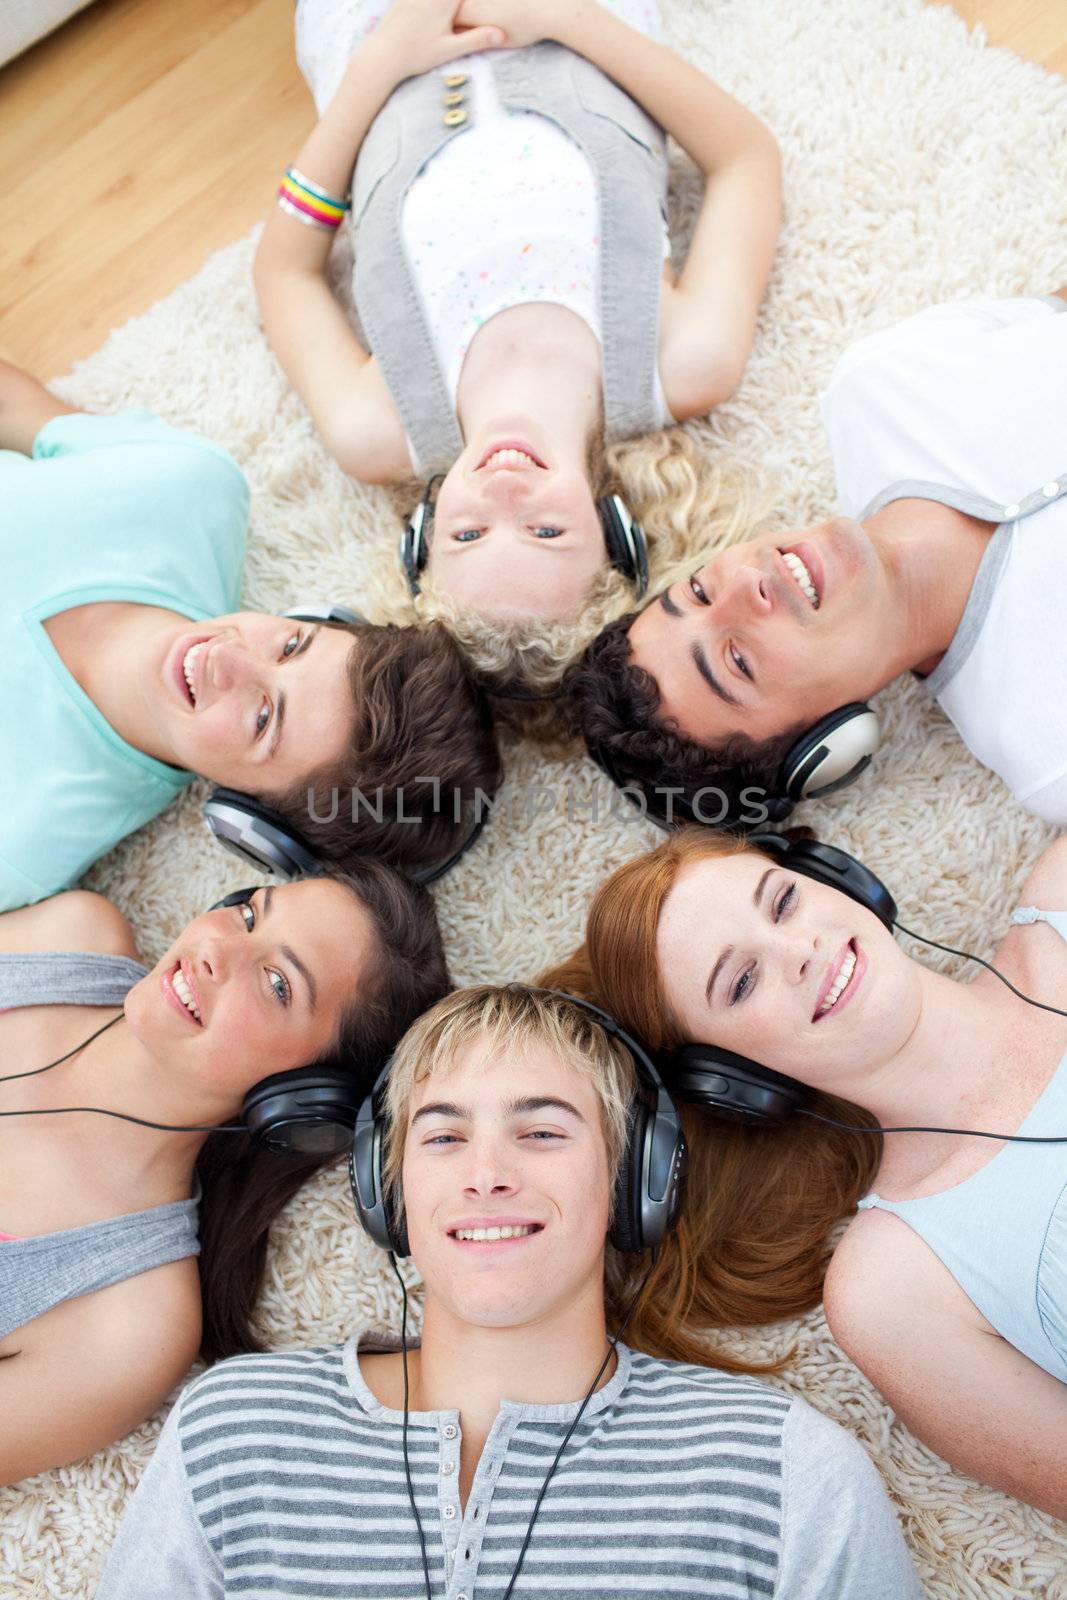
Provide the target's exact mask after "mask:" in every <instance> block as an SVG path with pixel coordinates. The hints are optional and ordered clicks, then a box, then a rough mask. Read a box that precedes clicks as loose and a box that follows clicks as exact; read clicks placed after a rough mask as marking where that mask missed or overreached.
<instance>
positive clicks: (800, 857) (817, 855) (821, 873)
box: [783, 839, 897, 929]
mask: <svg viewBox="0 0 1067 1600" xmlns="http://www.w3.org/2000/svg"><path fill="white" fill-rule="evenodd" d="M783 865H784V866H786V867H787V868H790V869H792V870H794V871H796V872H801V873H803V874H804V876H805V877H806V878H813V879H814V880H815V882H816V883H823V884H825V885H826V886H827V887H828V888H830V889H839V890H840V891H841V893H842V894H847V895H848V897H849V899H850V900H855V901H856V902H857V904H858V905H861V906H864V907H866V909H867V910H868V911H873V912H874V915H875V916H876V917H877V918H878V919H879V921H881V922H883V923H884V924H885V926H886V927H887V928H890V929H891V928H892V927H893V925H894V923H895V922H896V920H897V903H896V901H895V900H894V898H893V896H892V895H891V894H890V892H889V890H888V889H887V888H886V886H885V884H884V883H883V882H882V880H881V878H879V877H878V875H877V874H876V873H874V872H872V871H871V869H870V867H865V866H864V865H863V862H862V861H857V860H856V857H855V856H850V855H849V853H848V851H847V850H839V849H838V848H837V846H836V845H832V844H823V843H822V841H821V840H820V839H798V840H796V841H795V842H794V843H791V844H790V846H789V849H788V852H787V854H786V857H785V861H784V863H783Z"/></svg>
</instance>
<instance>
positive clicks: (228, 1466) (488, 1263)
mask: <svg viewBox="0 0 1067 1600" xmlns="http://www.w3.org/2000/svg"><path fill="white" fill-rule="evenodd" d="M609 1020H610V1019H609ZM383 1102H384V1103H383ZM370 1110H371V1106H370V1104H369V1103H368V1105H367V1106H366V1107H365V1108H364V1110H363V1112H361V1114H360V1122H359V1124H358V1125H357V1132H356V1142H355V1146H354V1157H353V1166H354V1189H355V1192H356V1196H357V1210H358V1211H360V1213H361V1216H362V1219H363V1221H364V1224H365V1226H367V1227H368V1230H369V1231H370V1233H371V1234H372V1237H374V1238H375V1239H376V1241H377V1242H378V1243H380V1244H383V1245H385V1246H386V1247H387V1248H390V1249H391V1250H392V1251H393V1252H394V1256H407V1255H410V1256H411V1257H412V1258H413V1260H414V1262H415V1264H416V1266H417V1268H418V1270H419V1273H420V1274H421V1276H422V1279H423V1282H424V1284H425V1286H426V1294H425V1302H424V1311H423V1318H422V1334H421V1340H420V1339H416V1338H412V1339H408V1338H407V1336H406V1335H407V1302H406V1290H405V1312H404V1322H403V1334H402V1338H403V1344H402V1347H401V1349H400V1350H399V1351H398V1350H397V1340H396V1339H395V1338H390V1337H388V1336H383V1335H381V1334H380V1333H377V1332H375V1331H373V1330H371V1329H369V1328H356V1329H355V1330H354V1331H353V1333H352V1335H351V1337H350V1338H349V1340H348V1342H347V1343H346V1344H345V1345H343V1346H340V1347H334V1348H332V1349H318V1350H310V1351H305V1352H298V1353H295V1354H292V1355H282V1356H270V1357H256V1356H252V1357H245V1358H242V1359H239V1360H237V1361H232V1362H227V1363H226V1364H225V1365H223V1366H221V1367H217V1368H216V1369H215V1370H214V1371H213V1372H212V1373H210V1374H208V1375H207V1376H206V1377H204V1378H200V1379H198V1380H197V1381H196V1382H195V1383H193V1384H192V1385H190V1387H189V1388H187V1389H186V1390H185V1391H184V1393H183V1394H182V1396H181V1399H180V1400H179V1402H178V1405H177V1406H176V1408H175V1409H174V1411H173V1412H172V1413H171V1415H170V1417H169V1419H168V1421H167V1424H166V1427H165V1428H164V1431H163V1434H162V1436H161V1438H160V1442H159V1446H158V1448H157V1450H156V1454H155V1457H154V1458H153V1460H152V1462H151V1464H150V1465H149V1468H148V1471H147V1473H146V1474H145V1477H144V1479H143V1481H142V1483H141V1485H140V1487H139V1488H138V1490H137V1492H136V1494H135V1495H134V1497H133V1500H132V1501H131V1504H130V1507H129V1510H128V1512H127V1514H126V1519H125V1521H124V1523H123V1524H122V1527H121V1528H120V1531H119V1536H118V1541H117V1543H116V1545H115V1549H114V1551H113V1553H112V1556H111V1559H110V1562H109V1564H108V1566H107V1568H106V1569H105V1573H104V1578H103V1583H102V1585H101V1587H100V1590H99V1596H100V1600H134V1597H138V1600H148V1597H149V1596H152V1597H154V1596H156V1595H159V1594H168V1595H169V1594H175V1595H178V1594H180V1595H181V1596H182V1600H208V1597H209V1596H210V1597H211V1600H218V1597H220V1596H224V1595H230V1594H234V1595H236V1594H238V1593H240V1594H246V1593H249V1592H254V1593H255V1594H257V1595H266V1594H271V1595H275V1596H277V1597H279V1600H282V1597H285V1596H293V1597H295V1596H298V1595H307V1594H312V1593H314V1594H327V1593H332V1592H337V1586H338V1584H340V1583H342V1582H343V1587H344V1593H345V1595H346V1596H350V1597H352V1600H356V1597H357V1596H365V1597H366V1600H381V1597H382V1596H383V1595H385V1594H389V1595H395V1596H397V1600H419V1597H421V1596H423V1595H425V1596H426V1600H431V1595H432V1594H435V1593H440V1594H444V1593H445V1592H446V1591H447V1593H448V1594H449V1595H451V1596H453V1597H454V1600H462V1597H464V1596H470V1595H473V1594H475V1593H482V1592H483V1591H485V1590H487V1589H491V1590H492V1591H493V1592H494V1593H497V1594H499V1593H501V1592H506V1593H507V1594H509V1595H510V1594H511V1592H512V1589H514V1590H515V1592H516V1593H521V1594H523V1595H526V1594H543V1595H552V1596H558V1595H559V1594H560V1593H562V1592H566V1593H572V1594H578V1593H580V1594H582V1595H586V1596H591V1597H592V1596H595V1597H607V1596H615V1595H617V1594H618V1593H620V1591H621V1592H625V1593H626V1594H627V1595H633V1596H635V1597H643V1600H652V1597H654V1596H655V1597H659V1596H662V1595H664V1594H672V1595H673V1594H680V1593H683V1592H684V1593H687V1594H701V1595H708V1596H712V1595H715V1596H726V1595H727V1594H729V1595H749V1594H754V1593H757V1592H758V1593H760V1594H766V1595H768V1596H770V1595H774V1596H777V1597H779V1600H806V1597H809V1596H810V1597H811V1600H826V1596H828V1595H848V1597H849V1600H875V1597H877V1600H906V1597H911V1596H918V1595H919V1593H920V1590H919V1587H918V1584H917V1583H916V1581H915V1577H914V1574H913V1572H912V1570H911V1566H910V1563H909V1561H908V1557H907V1555H906V1552H905V1549H904V1545H903V1541H902V1539H901V1536H900V1530H899V1528H898V1526H897V1524H896V1521H895V1519H894V1517H893V1514H892V1512H891V1510H890V1507H889V1503H888V1501H887V1499H886V1496H885V1491H884V1490H883V1488H882V1485H881V1482H880V1481H879V1478H878V1475H877V1473H876V1472H875V1470H874V1468H873V1466H872V1465H871V1463H870V1462H869V1460H868V1459H867V1457H866V1456H865V1455H864V1453H863V1451H862V1449H861V1448H860V1446H859V1445H858V1444H857V1443H856V1442H855V1441H854V1440H853V1439H851V1438H850V1437H849V1436H848V1435H847V1434H846V1433H844V1432H843V1431H842V1430H841V1429H840V1428H838V1427H836V1426H835V1425H834V1424H833V1423H830V1422H828V1421H826V1420H825V1419H824V1418H822V1417H820V1416H819V1415H818V1414H817V1413H816V1412H815V1411H813V1410H811V1409H810V1408H809V1407H808V1406H807V1405H806V1404H805V1403H804V1401H802V1400H799V1399H797V1398H795V1397H793V1396H790V1395H789V1394H787V1393H785V1392H783V1391H782V1390H780V1389H775V1388H772V1387H771V1386H770V1385H769V1384H767V1383H766V1382H763V1381H759V1380H757V1379H755V1378H752V1377H749V1376H745V1377H741V1376H736V1375H733V1374H730V1373H728V1372H723V1371H716V1370H715V1361H716V1358H715V1357H714V1356H713V1355H712V1354H710V1353H709V1352H708V1350H707V1348H706V1347H705V1346H704V1345H702V1344H701V1343H700V1342H698V1341H697V1340H696V1339H695V1338H694V1337H693V1336H692V1335H691V1333H690V1332H689V1331H687V1329H686V1327H685V1325H684V1322H683V1320H682V1318H681V1317H680V1316H679V1315H678V1306H679V1303H680V1300H681V1298H682V1297H681V1296H678V1295H675V1296H674V1297H673V1298H669V1297H668V1295H667V1293H666V1292H665V1289H664V1286H667V1285H670V1286H673V1287H674V1288H675V1289H676V1288H677V1286H678V1283H679V1281H680V1279H681V1278H683V1277H684V1276H686V1275H688V1274H691V1272H692V1268H693V1258H692V1254H691V1243H690V1232H689V1228H690V1225H691V1223H692V1221H693V1218H694V1211H695V1209H696V1208H697V1207H698V1206H699V1205H700V1203H701V1196H700V1193H699V1189H698V1191H697V1193H695V1194H694V1193H693V1192H692V1190H691V1191H690V1195H689V1198H688V1200H687V1201H686V1203H685V1205H684V1207H683V1210H682V1215H681V1219H680V1221H679V1223H678V1227H677V1231H673V1230H674V1227H675V1213H676V1210H677V1206H678V1200H679V1191H680V1184H681V1178H682V1171H681V1170H680V1169H683V1168H684V1144H683V1143H682V1141H681V1131H680V1125H679V1122H678V1117H677V1113H676V1111H675V1108H674V1106H673V1105H672V1104H671V1102H670V1099H669V1097H668V1096H667V1095H666V1093H665V1092H664V1091H663V1090H662V1088H661V1087H660V1086H659V1080H658V1078H656V1076H655V1069H654V1068H653V1067H652V1066H651V1063H649V1062H648V1061H647V1057H645V1056H644V1055H643V1052H642V1051H641V1050H640V1048H639V1047H637V1046H636V1044H635V1046H634V1049H633V1051H632V1052H631V1049H630V1047H629V1045H628V1044H627V1043H626V1042H623V1041H620V1040H619V1039H617V1038H615V1037H614V1036H609V1034H608V1033H607V1032H606V1031H605V1030H604V1029H603V1028H602V1027H601V1026H600V1025H599V1023H598V1022H597V1021H596V1020H594V1019H593V1018H592V1017H591V1016H590V1015H589V1013H588V1012H587V1011H586V1010H585V1008H582V1007H580V1006H579V1005H578V1004H576V1003H575V1002H574V1001H573V1000H571V999H570V998H569V997H567V996H558V995H557V996H551V997H550V996H547V995H544V994H542V993H539V992H537V991H531V990H529V989H527V988H524V987H520V986H517V985H514V986H508V987H505V988H492V987H484V988H477V989H465V990H460V991H457V992H456V993H455V994H453V995H450V996H449V997H448V998H447V999H445V1000H443V1001H441V1002H440V1003H439V1004H438V1005H437V1006H435V1007H434V1009H433V1010H432V1011H430V1012H429V1013H427V1015H426V1016H424V1017H423V1018H422V1019H420V1021H419V1022H417V1023H416V1024H415V1025H414V1026H413V1027H412V1028H411V1030H410V1031H409V1032H408V1034H407V1035H406V1037H405V1038H404V1040H403V1041H402V1043H401V1045H400V1048H399V1050H398V1051H397V1055H396V1057H395V1060H394V1062H393V1065H392V1070H391V1072H390V1075H389V1080H388V1083H387V1084H386V1085H385V1086H384V1089H383V1090H382V1092H381V1095H380V1096H379V1097H376V1098H375V1101H374V1110H375V1113H376V1116H377V1119H378V1120H376V1121H375V1120H374V1119H372V1117H371V1116H370V1114H369V1113H370ZM646 1156H647V1157H650V1160H651V1166H650V1169H649V1171H648V1172H647V1174H646V1159H645V1158H646ZM609 1241H610V1245H611V1249H610V1251H609V1250H607V1249H606V1247H607V1245H608V1243H609ZM650 1251H651V1252H652V1254H651V1257H650V1254H649V1252H650ZM657 1251H658V1264H656V1265H655V1266H653V1265H652V1263H655V1262H657V1254H656V1253H657ZM606 1257H607V1259H608V1264H609V1270H608V1273H607V1276H605V1260H606ZM394 1265H395V1261H394ZM650 1273H651V1278H650V1276H649V1274H650ZM642 1291H644V1292H642ZM609 1329H610V1331H611V1337H610V1339H609ZM624 1334H625V1335H626V1336H627V1337H628V1339H629V1341H630V1343H629V1345H627V1344H623V1343H622V1342H620V1341H621V1338H622V1336H623V1335H624ZM665 1357H666V1358H667V1359H665ZM360 1463H362V1464H363V1465H362V1468H361V1467H360V1466H359V1464H360Z"/></svg>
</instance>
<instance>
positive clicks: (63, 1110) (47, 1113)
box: [0, 1011, 247, 1133]
mask: <svg viewBox="0 0 1067 1600" xmlns="http://www.w3.org/2000/svg"><path fill="white" fill-rule="evenodd" d="M125 1015H126V1013H125V1012H124V1011H120V1012H119V1014H118V1016H117V1017H112V1018H111V1021H110V1022H105V1023H103V1024H102V1026H101V1027H99V1028H97V1030H96V1032H95V1033H91V1034H90V1035H89V1037H88V1038H87V1039H83V1040H82V1042H81V1044H76V1045H75V1046H74V1048H73V1049H72V1050H68V1051H67V1053H66V1055H65V1056H57V1057H56V1059H55V1060H54V1061H49V1062H48V1063H47V1065H46V1066H43V1067H33V1068H32V1069H31V1071H29V1072H9V1073H7V1074H6V1076H4V1077H0V1083H12V1082H14V1081H15V1079H16V1078H36V1077H37V1076H38V1075H39V1074H40V1073H42V1072H51V1070H52V1068H53V1067H61V1066H62V1065H63V1063H64V1061H69V1060H70V1058H71V1056H76V1055H77V1054H78V1053H79V1051H81V1050H85V1049H86V1048H87V1047H88V1046H89V1045H91V1044H92V1042H93V1040H94V1039H99V1037H100V1035H101V1034H102V1033H106V1032H107V1030H108V1029H109V1028H113V1027H114V1026H115V1024H116V1022H121V1021H122V1019H123V1018H124V1016H125ZM72 1111H87V1112H91V1113H92V1114H93V1115H94V1116H97V1117H116V1118H117V1119H118V1120H119V1122H135V1123H136V1124H137V1126H138V1127H139V1128H158V1129H159V1131H160V1132H161V1133H244V1132H246V1131H247V1130H246V1129H245V1125H244V1123H243V1122H223V1123H217V1122H212V1123H208V1124H201V1123H192V1124H188V1123H174V1122H148V1121H146V1120H145V1118H144V1117H131V1116H130V1115H129V1114H128V1113H127V1112H125V1111H106V1110H105V1109H104V1107H103V1106H40V1107H37V1108H36V1109H33V1110H27V1111H0V1117H62V1116H66V1115H67V1113H68V1112H72Z"/></svg>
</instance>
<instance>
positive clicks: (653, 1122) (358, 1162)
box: [348, 989, 688, 1256]
mask: <svg viewBox="0 0 1067 1600" xmlns="http://www.w3.org/2000/svg"><path fill="white" fill-rule="evenodd" d="M533 992H534V993H535V994H544V995H546V996H549V995H554V996H558V997H559V998H561V999H564V1000H569V1001H570V1003H571V1004H572V1005H574V1006H577V1007H578V1008H579V1010H581V1011H584V1012H585V1013H586V1014H587V1015H588V1016H590V1017H592V1018H593V1020H594V1021H595V1022H597V1023H599V1025H600V1026H601V1027H602V1028H603V1029H604V1032H605V1033H607V1034H610V1036H611V1037H612V1038H613V1039H617V1040H618V1041H619V1043H620V1044H621V1045H623V1046H624V1047H625V1049H626V1050H627V1051H628V1052H629V1054H630V1057H631V1059H632V1060H633V1064H634V1071H635V1073H636V1074H637V1079H638V1093H637V1095H636V1096H635V1099H634V1105H633V1110H632V1115H631V1118H630V1127H629V1133H628V1135H627V1141H626V1149H625V1150H624V1152H623V1157H622V1161H621V1163H620V1165H619V1175H618V1179H617V1181H616V1186H615V1204H614V1209H613V1212H612V1222H611V1232H610V1234H609V1238H610V1240H611V1242H612V1244H613V1245H614V1246H615V1248H616V1250H622V1251H625V1252H627V1253H628V1254H640V1252H641V1251H643V1250H655V1249H657V1248H658V1247H659V1245H660V1244H662V1242H663V1240H664V1239H665V1238H666V1236H667V1234H668V1233H669V1231H670V1229H671V1228H672V1227H673V1226H674V1222H675V1220H676V1218H677V1216H678V1210H679V1207H680V1205H681V1201H682V1193H683V1190H684V1186H685V1174H686V1167H687V1161H688V1152H687V1150H686V1143H685V1136H684V1134H683V1133H682V1124H681V1119H680V1117H679V1115H678V1108H677V1106H676V1105H675V1104H674V1101H673V1100H672V1099H671V1096H670V1094H669V1093H668V1091H667V1089H666V1087H665V1086H664V1083H663V1079H662V1078H661V1077H660V1075H659V1073H658V1071H657V1070H656V1068H655V1066H654V1065H653V1063H652V1060H651V1057H650V1056H649V1054H648V1051H647V1050H646V1049H645V1047H644V1045H642V1044H640V1043H639V1042H638V1041H637V1040H636V1039H635V1038H634V1037H633V1035H632V1034H629V1033H627V1032H626V1031H625V1029H624V1028H621V1027H620V1026H619V1024H618V1023H617V1022H616V1021H615V1018H614V1017H611V1016H609V1015H608V1013H607V1012H606V1011H601V1010H600V1008H599V1007H598V1006H594V1005H591V1004H590V1003H589V1001H588V1000H580V999H579V998H578V997H577V996H576V995H572V994H563V992H562V991H561V990H558V989H540V990H538V989H535V990H533ZM391 1066H392V1061H391V1060H390V1061H388V1062H386V1064H385V1066H384V1067H383V1069H382V1071H381V1073H380V1074H379V1077H378V1081H377V1082H376V1083H375V1085H374V1088H373V1089H372V1090H371V1092H370V1094H369V1095H368V1096H367V1098H366V1099H365V1100H364V1102H363V1104H362V1105H361V1106H360V1108H359V1115H358V1117H357V1118H356V1129H355V1133H354V1134H353V1137H352V1153H351V1156H350V1157H349V1163H348V1173H349V1177H350V1179H351V1182H352V1199H353V1201H354V1202H355V1207H356V1216H357V1217H358V1218H359V1220H360V1222H361V1224H362V1225H363V1227H364V1228H365V1229H366V1231H367V1233H369V1234H370V1236H371V1238H372V1239H373V1240H374V1242H375V1244H376V1245H380V1246H381V1248H382V1249H383V1250H391V1251H392V1252H393V1254H394V1255H396V1256H406V1255H410V1253H411V1251H410V1247H409V1244H408V1232H407V1224H406V1222H405V1220H404V1217H403V1215H402V1214H401V1215H400V1216H398V1215H397V1211H396V1208H395V1206H394V1205H393V1204H392V1201H391V1200H390V1197H389V1196H388V1194H387V1193H386V1190H385V1185H384V1182H383V1178H382V1166H383V1151H384V1146H385V1117H384V1114H383V1102H384V1091H385V1084H386V1080H387V1078H388V1076H389V1069H390V1067H391Z"/></svg>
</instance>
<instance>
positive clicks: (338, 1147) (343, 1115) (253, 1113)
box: [210, 888, 362, 1156]
mask: <svg viewBox="0 0 1067 1600" xmlns="http://www.w3.org/2000/svg"><path fill="white" fill-rule="evenodd" d="M255 892H256V890H255V888H251V889H237V890H236V891H235V892H234V893H233V894H228V895H226V896H225V898H224V899H222V900H218V901H216V903H215V904H214V905H213V906H211V908H210V909H211V910H212V911H218V910H221V909H222V908H223V907H225V906H241V905H247V904H248V902H249V900H251V898H252V896H253V895H254V894H255ZM361 1099H362V1095H361V1093H360V1089H359V1085H358V1084H357V1082H356V1075H355V1073H354V1072H353V1071H352V1070H351V1068H346V1067H345V1066H344V1065H343V1064H342V1063H341V1062H339V1061H329V1060H326V1061H320V1062H316V1063H315V1065H314V1066H310V1067H292V1068H290V1069H289V1070H288V1071H287V1072H276V1073H274V1074H273V1075H272V1076H271V1077H269V1078H264V1079H263V1081H262V1082H261V1083H257V1084H254V1085H253V1087H252V1088H251V1089H249V1090H248V1092H247V1094H246V1095H245V1097H244V1100H243V1101H242V1102H241V1110H240V1113H239V1116H240V1120H241V1124H242V1125H243V1126H244V1128H245V1129H246V1130H247V1131H248V1132H249V1133H250V1134H251V1135H252V1137H253V1138H254V1139H255V1141H256V1144H257V1145H259V1146H260V1147H261V1148H262V1149H264V1150H273V1151H274V1152H275V1153H276V1154H279V1155H297V1156H309V1155H321V1156H327V1155H337V1154H338V1153H339V1152H340V1151H342V1150H343V1149H344V1148H345V1146H346V1145H347V1144H348V1143H349V1141H350V1140H351V1138H352V1129H353V1128H354V1127H355V1123H356V1113H357V1112H358V1110H359V1104H360V1100H361Z"/></svg>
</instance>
